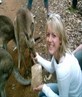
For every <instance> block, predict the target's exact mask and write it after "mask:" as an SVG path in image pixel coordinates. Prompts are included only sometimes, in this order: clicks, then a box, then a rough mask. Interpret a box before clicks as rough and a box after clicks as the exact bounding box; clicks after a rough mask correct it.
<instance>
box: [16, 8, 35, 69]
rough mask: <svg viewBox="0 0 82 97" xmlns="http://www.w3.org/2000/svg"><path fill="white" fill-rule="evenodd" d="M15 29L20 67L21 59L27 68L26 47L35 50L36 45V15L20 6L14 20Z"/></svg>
mask: <svg viewBox="0 0 82 97" xmlns="http://www.w3.org/2000/svg"><path fill="white" fill-rule="evenodd" d="M14 31H15V38H16V44H17V48H18V68H20V62H21V61H23V63H24V66H25V68H26V64H25V58H24V52H25V50H26V48H28V49H29V50H31V51H33V45H34V38H33V35H34V34H33V32H34V16H33V14H32V13H31V12H30V11H29V10H28V9H27V8H20V9H19V10H18V11H17V14H16V17H15V20H14Z"/></svg>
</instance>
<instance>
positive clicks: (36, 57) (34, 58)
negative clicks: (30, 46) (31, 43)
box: [31, 52, 39, 63]
mask: <svg viewBox="0 0 82 97" xmlns="http://www.w3.org/2000/svg"><path fill="white" fill-rule="evenodd" d="M38 55H39V54H38V53H37V52H36V53H35V57H34V56H33V54H31V57H32V59H33V62H34V63H36V62H37V61H38Z"/></svg>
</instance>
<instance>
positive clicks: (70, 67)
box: [33, 14, 82, 97]
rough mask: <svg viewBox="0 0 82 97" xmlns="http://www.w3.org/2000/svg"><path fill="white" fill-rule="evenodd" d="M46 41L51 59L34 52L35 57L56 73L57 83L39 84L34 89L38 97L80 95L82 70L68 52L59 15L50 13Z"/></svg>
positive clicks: (81, 93)
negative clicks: (48, 59) (37, 92)
mask: <svg viewBox="0 0 82 97" xmlns="http://www.w3.org/2000/svg"><path fill="white" fill-rule="evenodd" d="M46 43H47V47H48V51H49V53H50V54H51V55H52V59H51V61H47V60H46V59H44V58H42V57H41V56H40V55H39V54H38V53H36V57H35V59H36V60H37V61H38V62H39V63H40V64H41V65H42V66H43V67H44V68H45V69H46V70H47V71H48V72H50V73H56V76H57V83H48V84H45V83H44V84H41V85H39V86H38V87H36V88H34V89H33V90H34V91H41V92H40V93H39V97H82V71H81V68H80V66H79V63H78V61H77V59H76V58H75V57H74V55H73V54H72V53H71V52H70V50H69V48H68V42H67V38H66V34H65V30H64V26H63V23H62V20H61V17H60V16H59V15H58V14H51V15H50V16H49V19H48V21H47V25H46Z"/></svg>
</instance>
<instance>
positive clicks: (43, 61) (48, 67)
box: [36, 53, 54, 73]
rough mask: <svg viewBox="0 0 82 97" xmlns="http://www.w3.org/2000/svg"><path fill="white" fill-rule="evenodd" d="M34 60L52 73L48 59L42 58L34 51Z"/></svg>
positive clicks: (52, 69)
mask: <svg viewBox="0 0 82 97" xmlns="http://www.w3.org/2000/svg"><path fill="white" fill-rule="evenodd" d="M36 60H37V61H38V62H39V64H41V65H42V66H43V67H44V68H45V69H46V70H47V71H48V72H50V73H53V72H54V68H53V66H52V64H51V62H50V61H47V60H46V59H44V58H42V57H41V56H40V55H39V54H38V53H36Z"/></svg>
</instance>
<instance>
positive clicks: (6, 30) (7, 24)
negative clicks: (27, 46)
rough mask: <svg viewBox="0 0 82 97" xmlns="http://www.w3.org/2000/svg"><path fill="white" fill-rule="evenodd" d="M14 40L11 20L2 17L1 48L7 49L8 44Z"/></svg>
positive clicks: (0, 21)
mask: <svg viewBox="0 0 82 97" xmlns="http://www.w3.org/2000/svg"><path fill="white" fill-rule="evenodd" d="M12 39H13V40H14V42H15V35H14V26H13V22H12V21H11V19H10V18H9V17H7V16H4V15H0V44H1V45H0V47H3V48H5V49H7V43H8V42H9V41H10V40H12Z"/></svg>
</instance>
